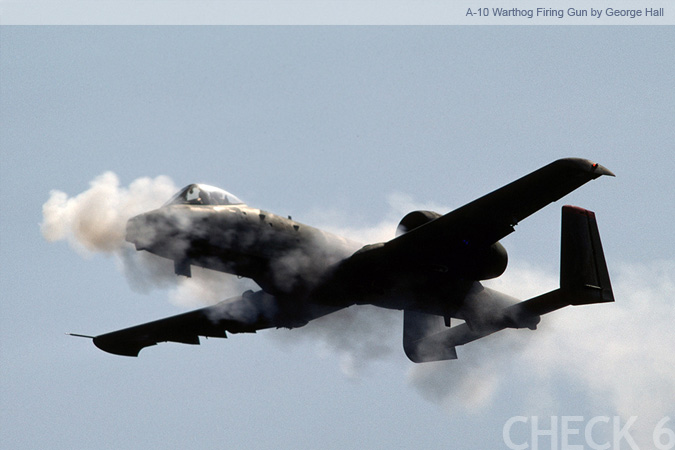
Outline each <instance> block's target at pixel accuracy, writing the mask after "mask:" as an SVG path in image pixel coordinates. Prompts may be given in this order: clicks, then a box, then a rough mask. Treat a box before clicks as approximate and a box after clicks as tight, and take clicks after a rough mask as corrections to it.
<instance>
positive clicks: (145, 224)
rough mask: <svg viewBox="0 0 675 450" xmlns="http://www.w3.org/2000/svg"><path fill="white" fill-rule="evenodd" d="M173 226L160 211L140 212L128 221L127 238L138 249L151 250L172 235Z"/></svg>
mask: <svg viewBox="0 0 675 450" xmlns="http://www.w3.org/2000/svg"><path fill="white" fill-rule="evenodd" d="M173 228H174V227H173V226H172V223H170V221H169V220H168V218H167V217H166V216H165V215H164V214H162V213H161V212H160V211H151V212H148V213H145V214H139V215H138V216H135V217H132V218H131V219H129V220H128V221H127V235H126V240H127V241H128V242H131V243H132V244H134V245H135V246H136V250H150V249H151V248H153V247H155V246H156V245H158V244H160V243H161V242H162V241H163V240H165V239H166V238H167V237H168V236H169V235H171V234H172V231H173Z"/></svg>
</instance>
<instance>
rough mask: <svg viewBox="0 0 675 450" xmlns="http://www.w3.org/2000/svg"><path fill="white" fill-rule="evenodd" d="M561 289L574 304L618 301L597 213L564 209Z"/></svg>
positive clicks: (569, 208)
mask: <svg viewBox="0 0 675 450" xmlns="http://www.w3.org/2000/svg"><path fill="white" fill-rule="evenodd" d="M560 289H561V291H563V293H564V294H565V295H566V296H568V297H569V301H570V304H572V305H585V304H589V303H603V302H613V301H614V294H613V293H612V285H611V283H610V281H609V272H608V271H607V263H606V262H605V255H604V253H603V251H602V244H601V243H600V233H599V232H598V224H597V222H596V221H595V214H594V213H593V211H588V210H586V209H583V208H579V207H576V206H569V205H566V206H563V209H562V236H561V243H560Z"/></svg>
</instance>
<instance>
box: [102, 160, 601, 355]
mask: <svg viewBox="0 0 675 450" xmlns="http://www.w3.org/2000/svg"><path fill="white" fill-rule="evenodd" d="M601 175H609V176H614V174H613V173H612V172H610V171H609V170H607V169H606V168H605V167H603V166H601V165H599V164H597V163H594V162H591V161H588V160H585V159H579V158H566V159H561V160H558V161H555V162H553V163H551V164H549V165H547V166H545V167H542V168H541V169H539V170H536V171H534V172H532V173H530V174H528V175H526V176H524V177H522V178H520V179H518V180H516V181H514V182H512V183H510V184H507V185H506V186H504V187H502V188H500V189H497V190H496V191H494V192H491V193H489V194H487V195H485V196H483V197H481V198H479V199H477V200H474V201H472V202H470V203H468V204H466V205H464V206H462V207H461V208H458V209H456V210H454V211H452V212H449V213H447V214H445V215H441V214H438V213H436V212H433V211H413V212H411V213H409V214H407V215H406V216H405V217H403V219H402V220H401V222H400V224H399V227H398V230H397V235H396V237H395V238H394V239H391V240H390V241H388V242H382V243H375V244H369V245H365V246H363V245H361V244H358V243H355V242H352V241H350V240H347V239H345V238H342V237H339V236H335V235H333V234H331V233H327V232H325V231H321V230H319V229H316V228H313V227H311V226H308V225H304V224H301V223H299V222H296V221H294V220H292V219H291V217H288V218H286V217H280V216H277V215H275V214H272V213H269V212H267V211H263V210H260V209H256V208H252V207H250V206H247V205H245V204H244V203H243V202H242V201H241V200H239V199H238V198H237V197H235V196H234V195H232V194H230V193H228V192H226V191H224V190H221V189H218V188H215V187H212V186H207V185H202V184H191V185H189V186H187V187H186V188H184V189H182V190H181V191H180V192H179V193H177V194H176V195H175V196H174V197H173V198H172V199H171V200H169V201H168V202H167V203H166V204H165V205H164V206H162V207H161V208H159V209H157V210H154V211H150V212H147V213H145V214H141V215H139V216H136V217H133V218H131V219H130V220H129V221H128V224H127V230H126V239H127V241H129V242H131V243H133V244H134V245H135V246H136V249H137V250H139V251H141V250H142V251H147V252H151V253H154V254H155V255H159V256H161V257H163V258H168V259H170V260H173V262H174V268H175V273H176V274H177V275H181V276H186V277H189V276H190V275H191V267H192V266H198V267H204V268H208V269H212V270H218V271H222V272H227V273H230V274H235V275H238V276H241V277H247V278H251V279H252V280H254V281H255V282H256V283H257V285H258V286H259V287H260V288H261V289H259V290H257V291H247V292H244V293H243V294H241V295H240V296H238V297H234V298H230V299H228V300H225V301H223V302H221V303H218V304H216V305H214V306H209V307H206V308H202V309H198V310H195V311H191V312H187V313H184V314H180V315H176V316H172V317H168V318H165V319H161V320H157V321H155V322H150V323H146V324H142V325H137V326H133V327H131V328H126V329H123V330H119V331H114V332H111V333H107V334H102V335H99V336H96V337H93V341H94V344H95V345H96V346H97V347H98V348H100V349H102V350H105V351H106V352H110V353H114V354H118V355H126V356H138V354H139V352H140V350H141V349H143V348H145V347H148V346H152V345H156V344H157V343H160V342H166V341H173V342H181V343H185V344H199V337H200V336H205V337H221V338H224V337H227V335H226V332H230V333H254V332H256V331H257V330H261V329H266V328H281V327H284V328H295V327H301V326H303V325H305V324H307V323H308V322H309V321H310V320H313V319H316V318H318V317H321V316H324V315H326V314H330V313H332V312H335V311H337V310H340V309H342V308H347V307H350V306H353V305H361V304H370V305H375V306H378V307H383V308H390V309H396V310H402V311H403V348H404V351H405V353H406V355H407V356H408V357H409V359H410V360H412V361H413V362H427V361H439V360H447V359H456V358H457V352H456V347H457V346H460V345H464V344H466V343H469V342H471V341H473V340H476V339H479V338H481V337H484V336H487V335H489V334H492V333H494V332H496V331H499V330H502V329H504V328H529V329H533V330H534V329H536V326H537V324H538V323H539V321H540V316H541V315H543V314H546V313H549V312H552V311H555V310H557V309H559V308H562V307H565V306H568V305H584V304H590V303H603V302H612V301H614V296H613V293H612V287H611V284H610V280H609V274H608V271H607V266H606V263H605V258H604V254H603V250H602V246H601V243H600V235H599V233H598V227H597V223H596V219H595V214H594V213H593V212H591V211H588V210H585V209H582V208H579V207H575V206H563V207H562V236H561V257H560V288H559V289H556V290H553V291H551V292H548V293H545V294H542V295H539V296H537V297H534V298H531V299H529V300H525V301H518V300H516V299H514V298H512V297H510V296H508V295H505V294H502V293H500V292H497V291H495V290H492V289H489V288H486V287H483V286H482V285H481V281H482V280H487V279H491V278H495V277H498V276H499V275H501V274H502V273H503V272H504V270H505V269H506V265H507V253H506V250H505V249H504V247H503V246H502V245H501V244H500V243H499V240H500V239H502V238H503V237H505V236H507V235H508V234H510V233H512V232H513V231H514V227H515V226H516V225H517V224H518V223H519V222H520V221H521V220H523V219H525V218H526V217H528V216H529V215H531V214H532V213H534V212H536V211H538V210H539V209H541V208H543V207H544V206H546V205H548V204H549V203H552V202H554V201H556V200H558V199H560V198H561V197H563V196H564V195H566V194H568V193H569V192H571V191H573V190H575V189H576V188H578V187H579V186H581V185H583V184H585V183H586V182H588V181H590V180H593V179H595V178H598V177H600V176H601ZM457 319H459V321H457ZM452 321H457V324H456V325H454V326H451V322H452Z"/></svg>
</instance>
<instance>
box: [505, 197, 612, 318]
mask: <svg viewBox="0 0 675 450" xmlns="http://www.w3.org/2000/svg"><path fill="white" fill-rule="evenodd" d="M561 228H562V231H561V238H560V289H556V290H555V291H551V292H547V293H546V294H542V295H539V296H537V297H534V298H531V299H529V300H525V301H524V302H521V303H518V304H515V305H513V306H510V307H508V308H506V310H505V313H506V317H508V318H510V320H511V321H512V322H513V323H515V324H519V323H526V322H527V319H528V317H535V316H540V315H542V314H547V313H550V312H552V311H555V310H556V309H560V308H563V307H565V306H568V305H589V304H591V303H605V302H613V301H614V293H613V292H612V284H611V283H610V281H609V272H608V271H607V263H606V262H605V254H604V252H603V251H602V244H601V242H600V232H599V231H598V224H597V222H596V221H595V213H594V212H593V211H588V210H586V209H583V208H579V207H578V206H569V205H565V206H563V208H562V227H561ZM516 328H519V326H516Z"/></svg>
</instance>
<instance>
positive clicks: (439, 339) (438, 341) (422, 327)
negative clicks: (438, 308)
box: [403, 310, 457, 363]
mask: <svg viewBox="0 0 675 450" xmlns="http://www.w3.org/2000/svg"><path fill="white" fill-rule="evenodd" d="M448 330H449V329H448V328H447V327H446V326H445V320H444V318H443V317H442V316H437V315H434V314H425V313H421V312H417V311H411V310H404V311H403V350H404V351H405V354H406V356H407V357H408V358H409V359H410V360H411V361H412V362H416V363H421V362H430V361H444V360H447V359H457V352H456V351H455V347H453V346H448V345H446V340H445V339H444V334H443V333H445V332H447V331H448Z"/></svg>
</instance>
